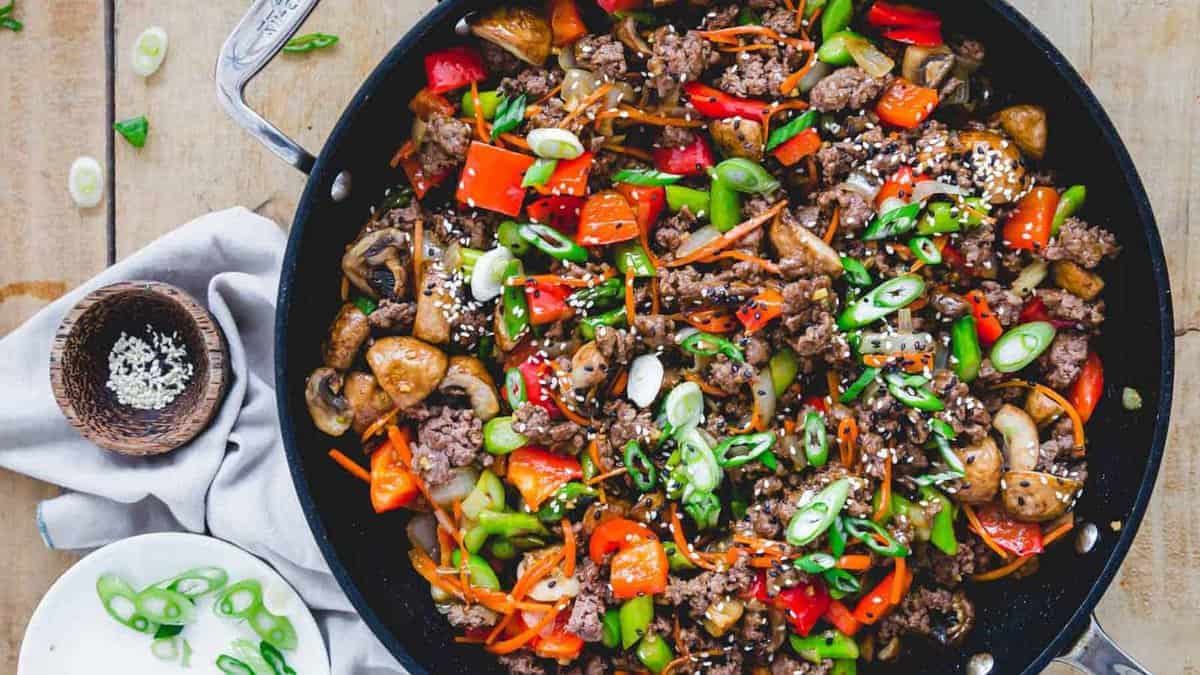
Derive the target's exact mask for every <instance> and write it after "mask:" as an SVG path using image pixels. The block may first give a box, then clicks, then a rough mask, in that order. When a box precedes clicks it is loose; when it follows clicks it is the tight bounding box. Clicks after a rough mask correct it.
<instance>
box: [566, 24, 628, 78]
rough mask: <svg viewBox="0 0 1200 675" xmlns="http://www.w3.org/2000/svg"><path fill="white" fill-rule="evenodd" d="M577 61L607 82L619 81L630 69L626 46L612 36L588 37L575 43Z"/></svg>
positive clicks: (581, 66)
mask: <svg viewBox="0 0 1200 675" xmlns="http://www.w3.org/2000/svg"><path fill="white" fill-rule="evenodd" d="M575 61H576V62H577V63H578V64H579V67H580V68H583V69H585V70H590V71H592V72H593V73H596V74H597V75H599V76H601V77H603V78H604V79H605V80H610V81H611V80H616V79H619V78H620V77H621V76H622V75H624V74H625V72H626V71H627V70H628V69H629V66H628V65H627V64H626V63H625V45H623V44H621V43H620V42H619V41H618V40H616V39H615V38H614V37H613V36H611V35H594V34H593V35H586V36H584V37H583V39H581V40H580V41H579V42H576V43H575Z"/></svg>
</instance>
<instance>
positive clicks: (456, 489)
mask: <svg viewBox="0 0 1200 675" xmlns="http://www.w3.org/2000/svg"><path fill="white" fill-rule="evenodd" d="M450 474H451V475H450V479H449V480H447V481H446V482H445V483H442V484H440V485H433V486H431V487H430V488H429V496H430V497H431V498H432V499H433V503H434V504H437V505H438V506H450V505H452V504H453V503H454V502H458V501H462V500H464V499H466V498H467V495H469V494H471V491H472V490H474V489H475V483H477V482H479V472H478V471H476V470H475V469H474V468H473V467H469V466H463V467H458V468H455V469H450Z"/></svg>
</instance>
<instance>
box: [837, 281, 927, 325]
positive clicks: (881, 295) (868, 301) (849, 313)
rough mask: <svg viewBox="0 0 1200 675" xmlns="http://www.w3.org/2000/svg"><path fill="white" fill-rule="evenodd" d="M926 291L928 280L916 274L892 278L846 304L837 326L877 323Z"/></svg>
mask: <svg viewBox="0 0 1200 675" xmlns="http://www.w3.org/2000/svg"><path fill="white" fill-rule="evenodd" d="M924 292H925V280H924V279H922V278H921V277H919V276H917V275H914V274H905V275H903V276H899V277H896V278H894V279H889V280H887V281H885V282H883V283H882V284H879V285H878V286H876V287H875V288H874V289H872V290H871V291H869V292H868V293H867V294H866V295H864V296H862V297H861V298H859V299H858V300H855V301H854V302H852V303H850V304H849V305H847V306H846V309H844V310H842V313H841V314H840V315H839V316H838V321H837V323H838V328H840V329H841V330H850V329H852V328H862V327H864V326H867V325H870V324H872V323H875V322H876V321H878V320H880V319H882V318H883V317H885V316H887V315H889V314H891V313H892V312H895V311H896V310H898V309H902V308H904V307H907V306H908V305H909V304H911V303H912V302H913V301H915V300H916V299H917V298H919V297H921V294H922V293H924Z"/></svg>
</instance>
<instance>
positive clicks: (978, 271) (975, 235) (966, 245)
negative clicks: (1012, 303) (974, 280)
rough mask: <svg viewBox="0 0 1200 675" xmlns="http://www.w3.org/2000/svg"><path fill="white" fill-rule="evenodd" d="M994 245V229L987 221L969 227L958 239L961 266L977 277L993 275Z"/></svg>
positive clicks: (994, 263) (994, 265) (994, 261)
mask: <svg viewBox="0 0 1200 675" xmlns="http://www.w3.org/2000/svg"><path fill="white" fill-rule="evenodd" d="M995 245H996V231H995V229H994V228H993V227H992V226H991V225H989V224H987V223H983V224H981V225H979V226H978V227H976V228H973V229H969V230H967V231H966V232H965V233H964V234H963V235H962V238H961V239H959V253H962V257H963V266H964V267H965V268H966V270H967V272H968V273H969V274H971V275H973V276H979V277H983V276H994V274H993V273H992V270H995V268H996V253H995ZM1010 295H1011V294H1010ZM1013 297H1016V296H1015V295H1014V296H1013Z"/></svg>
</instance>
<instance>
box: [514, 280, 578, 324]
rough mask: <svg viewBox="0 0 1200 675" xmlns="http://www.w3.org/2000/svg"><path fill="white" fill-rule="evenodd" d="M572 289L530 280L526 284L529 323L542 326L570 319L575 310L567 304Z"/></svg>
mask: <svg viewBox="0 0 1200 675" xmlns="http://www.w3.org/2000/svg"><path fill="white" fill-rule="evenodd" d="M569 295H571V289H570V288H567V287H566V286H559V285H557V284H545V283H542V282H540V281H535V280H533V279H530V280H528V281H526V282H525V301H526V303H528V304H529V323H531V324H533V325H535V326H541V325H544V324H548V323H554V322H555V321H561V320H563V319H567V318H570V317H571V316H573V315H574V314H575V308H574V307H571V306H570V305H568V304H567V297H568V296H569Z"/></svg>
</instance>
